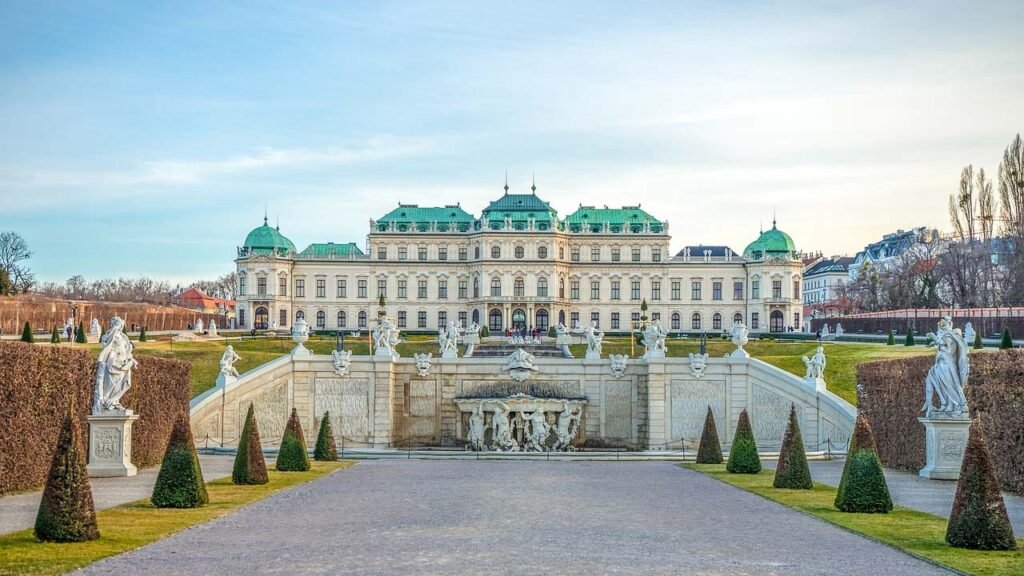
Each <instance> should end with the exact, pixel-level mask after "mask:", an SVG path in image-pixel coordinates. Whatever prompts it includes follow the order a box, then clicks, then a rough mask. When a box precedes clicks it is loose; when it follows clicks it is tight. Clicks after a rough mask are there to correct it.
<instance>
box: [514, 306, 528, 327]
mask: <svg viewBox="0 0 1024 576" xmlns="http://www.w3.org/2000/svg"><path fill="white" fill-rule="evenodd" d="M512 329H513V330H525V329H526V311H525V310H523V309H522V308H516V309H515V310H513V311H512Z"/></svg>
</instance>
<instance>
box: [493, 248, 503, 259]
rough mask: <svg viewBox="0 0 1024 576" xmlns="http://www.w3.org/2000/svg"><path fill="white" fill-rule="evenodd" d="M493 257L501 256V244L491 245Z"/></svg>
mask: <svg viewBox="0 0 1024 576" xmlns="http://www.w3.org/2000/svg"><path fill="white" fill-rule="evenodd" d="M491 258H501V247H500V246H491Z"/></svg>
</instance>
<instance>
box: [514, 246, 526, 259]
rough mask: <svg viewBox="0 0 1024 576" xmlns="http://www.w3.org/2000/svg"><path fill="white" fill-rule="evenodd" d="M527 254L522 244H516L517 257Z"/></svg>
mask: <svg viewBox="0 0 1024 576" xmlns="http://www.w3.org/2000/svg"><path fill="white" fill-rule="evenodd" d="M525 255H526V250H525V249H524V248H523V247H522V246H516V258H522V257H523V256H525Z"/></svg>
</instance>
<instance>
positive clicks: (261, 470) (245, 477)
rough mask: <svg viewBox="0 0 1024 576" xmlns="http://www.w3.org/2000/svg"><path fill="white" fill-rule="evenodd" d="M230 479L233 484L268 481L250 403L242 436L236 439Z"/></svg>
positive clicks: (258, 434) (264, 482)
mask: <svg viewBox="0 0 1024 576" xmlns="http://www.w3.org/2000/svg"><path fill="white" fill-rule="evenodd" d="M231 481H232V482H234V483H235V484H266V483H267V482H269V481H270V479H269V478H267V463H266V461H265V460H264V459H263V446H262V444H261V443H260V431H259V427H258V426H257V425H256V416H255V415H254V413H253V407H252V404H249V411H248V412H246V414H245V424H244V425H243V426H242V436H241V437H240V438H239V439H238V451H237V452H235V465H234V468H233V469H232V471H231Z"/></svg>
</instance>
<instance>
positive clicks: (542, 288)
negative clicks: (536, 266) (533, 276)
mask: <svg viewBox="0 0 1024 576" xmlns="http://www.w3.org/2000/svg"><path fill="white" fill-rule="evenodd" d="M547 295H548V279H547V278H544V277H541V278H538V279H537V296H540V297H541V298H544V297H547Z"/></svg>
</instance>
